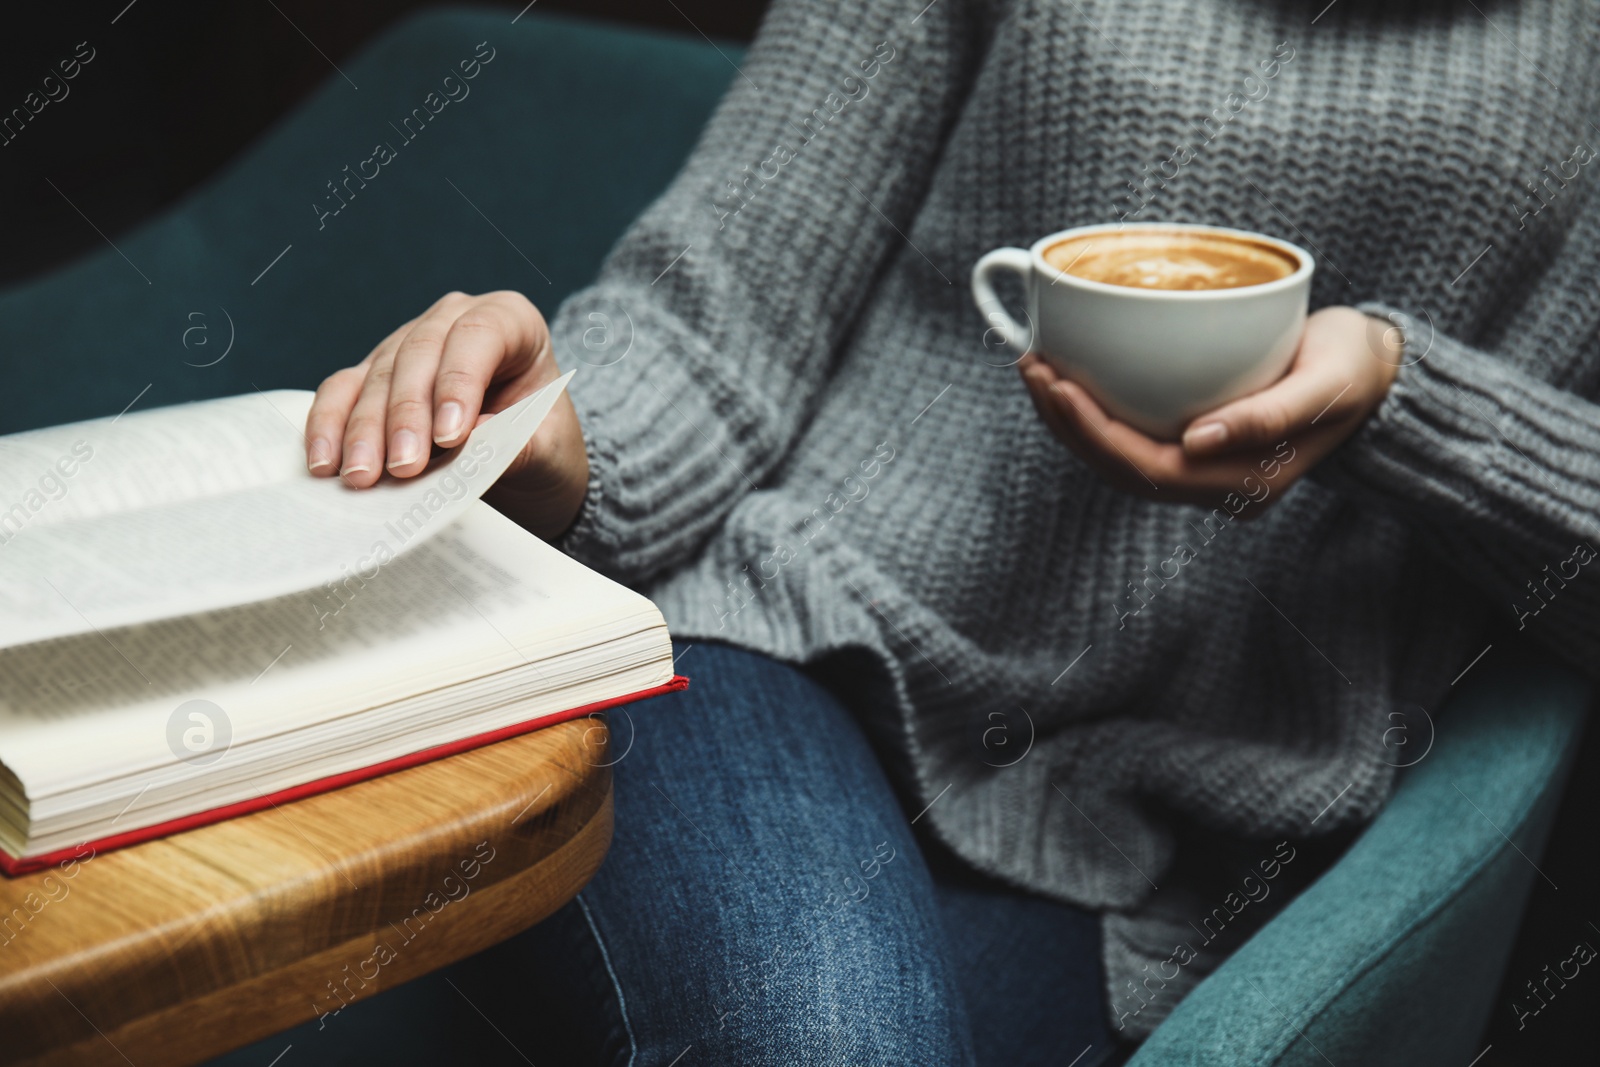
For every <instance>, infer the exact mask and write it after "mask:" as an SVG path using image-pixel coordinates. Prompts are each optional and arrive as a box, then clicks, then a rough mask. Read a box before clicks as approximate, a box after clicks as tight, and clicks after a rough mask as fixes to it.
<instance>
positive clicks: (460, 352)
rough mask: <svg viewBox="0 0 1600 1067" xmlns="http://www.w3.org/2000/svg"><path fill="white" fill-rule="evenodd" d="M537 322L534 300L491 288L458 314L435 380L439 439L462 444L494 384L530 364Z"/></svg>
mask: <svg viewBox="0 0 1600 1067" xmlns="http://www.w3.org/2000/svg"><path fill="white" fill-rule="evenodd" d="M513 297H514V298H515V299H512V298H513ZM535 324H542V320H541V319H540V318H539V316H538V313H537V312H536V311H534V309H533V305H532V304H529V303H528V301H527V299H526V298H525V297H522V296H520V295H518V294H505V293H491V294H489V296H487V297H485V298H484V299H483V300H481V301H479V302H478V303H476V304H474V305H473V306H472V307H470V308H468V309H467V310H466V311H465V312H463V313H462V314H461V317H460V318H458V319H456V320H455V323H454V324H453V325H452V326H451V327H450V332H449V334H448V335H447V336H446V337H445V341H444V349H443V352H442V354H441V356H440V359H439V364H438V370H437V373H436V375H435V377H434V380H433V404H434V413H433V440H434V442H435V443H437V444H439V445H441V446H443V447H445V448H453V447H455V446H456V445H458V444H460V443H461V442H462V441H463V440H464V439H465V438H466V436H467V434H469V433H470V432H472V429H473V427H475V426H476V425H477V423H478V417H479V415H480V414H481V413H482V411H483V403H484V396H485V394H486V393H487V392H488V391H489V386H490V384H491V383H492V382H493V381H494V380H495V379H496V378H501V379H504V378H510V377H515V376H517V375H519V374H521V373H522V372H523V371H525V370H526V369H527V367H528V364H529V363H530V362H531V359H532V353H533V351H534V349H535V348H536V347H537V346H536V344H535V338H534V336H533V334H534V332H535ZM518 399H520V398H518ZM396 473H399V472H398V471H397V472H396Z"/></svg>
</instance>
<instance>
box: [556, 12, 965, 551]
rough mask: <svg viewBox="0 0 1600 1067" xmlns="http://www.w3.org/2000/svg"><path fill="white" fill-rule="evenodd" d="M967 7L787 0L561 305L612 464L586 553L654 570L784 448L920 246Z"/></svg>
mask: <svg viewBox="0 0 1600 1067" xmlns="http://www.w3.org/2000/svg"><path fill="white" fill-rule="evenodd" d="M924 6H925V7H926V10H922V9H923V8H924ZM966 8H967V3H966V0H940V2H939V3H936V4H932V5H923V4H920V3H912V2H898V0H810V2H807V0H777V2H776V3H774V4H773V6H772V8H771V10H770V11H769V13H768V15H767V17H766V20H765V22H764V23H763V26H762V29H761V32H760V33H759V35H758V36H757V38H756V41H755V43H754V44H753V45H752V47H751V49H750V51H749V52H748V54H747V55H746V57H745V60H744V62H743V64H742V65H741V66H740V70H739V72H738V73H737V74H735V75H734V78H733V82H732V85H731V87H730V89H729V92H728V94H727V96H726V97H725V99H724V100H723V101H722V103H721V104H720V105H719V106H718V109H717V111H716V114H715V115H714V116H713V118H712V120H711V122H710V124H709V125H708V126H707V128H706V130H705V131H704V133H703V134H702V135H701V139H700V143H699V144H698V146H697V147H696V149H695V151H694V153H693V154H692V155H691V157H690V158H689V160H688V162H687V163H686V164H685V166H684V168H683V170H682V171H681V172H680V174H679V175H678V176H677V178H676V179H675V180H674V182H673V184H672V185H671V186H670V188H669V189H668V190H667V192H666V193H665V194H664V195H663V196H662V197H661V198H660V199H659V200H657V201H656V202H655V203H654V204H653V205H652V206H651V207H650V208H649V209H648V210H647V211H646V212H645V213H644V214H643V215H642V216H641V217H640V219H639V220H638V221H637V222H636V223H635V224H634V225H633V227H632V228H631V229H630V230H629V231H628V233H627V234H626V235H625V236H624V237H623V238H622V240H621V242H620V243H619V244H618V245H617V247H616V248H615V249H614V250H613V251H612V253H611V255H610V256H609V258H608V260H607V262H606V265H605V267H604V268H603V270H602V272H601V274H600V276H599V279H598V281H597V282H596V283H595V284H594V285H593V286H591V287H590V288H588V289H586V290H583V291H581V292H580V293H578V294H576V295H574V296H573V297H572V298H571V299H569V300H568V301H567V302H566V303H565V304H564V305H563V306H562V308H561V311H560V313H559V314H558V315H557V317H556V320H555V321H554V323H553V324H552V334H553V337H554V339H555V346H556V354H557V358H558V359H559V360H560V361H561V362H562V363H563V364H564V365H565V366H567V367H576V368H577V369H578V373H577V375H576V376H575V377H574V378H573V381H572V385H571V390H572V397H573V401H574V403H575V404H576V406H577V410H578V415H579V420H580V423H581V424H582V426H583V431H584V436H585V440H586V443H587V447H588V452H589V464H590V472H591V474H590V483H589V491H588V496H587V498H586V499H585V502H584V505H583V507H582V509H581V511H580V513H579V515H578V518H577V520H576V521H575V523H574V525H573V527H572V528H571V529H570V530H569V531H568V532H567V533H566V534H565V535H564V536H563V538H562V539H561V541H560V545H561V547H563V548H564V549H566V550H567V551H568V552H569V553H570V554H572V555H573V556H575V557H576V558H578V559H580V560H582V561H583V562H585V563H587V564H589V565H590V566H592V567H595V568H596V569H598V570H601V571H603V572H605V573H608V574H610V575H612V576H613V577H615V578H617V579H619V580H621V581H624V582H635V583H636V582H640V581H643V580H645V579H647V578H649V577H650V576H651V575H654V574H656V573H659V572H661V571H663V570H665V569H667V568H669V567H671V566H673V565H675V564H677V563H680V562H682V561H683V560H685V559H687V558H689V557H690V556H691V555H692V553H693V552H694V551H695V550H696V549H697V548H698V547H699V546H700V545H701V544H702V543H703V542H704V541H705V540H706V539H707V538H708V537H709V536H710V535H711V534H712V533H713V532H714V531H715V530H716V528H717V527H718V525H719V524H720V523H721V522H722V521H723V520H724V519H725V518H726V516H727V514H728V513H729V512H730V511H731V510H732V508H733V507H734V505H735V504H736V503H737V502H738V500H739V499H740V498H741V496H742V495H743V494H746V493H748V492H750V491H752V490H753V489H755V488H756V487H757V486H759V485H760V484H761V483H762V480H763V479H764V478H766V477H767V476H768V475H769V474H770V472H771V471H772V470H773V469H774V467H775V466H776V465H777V464H778V463H780V462H781V461H782V459H783V457H784V456H785V454H786V453H787V452H788V450H789V447H790V445H791V444H792V442H793V441H794V439H795V438H796V436H797V434H798V433H799V431H800V429H801V428H802V427H803V425H804V424H805V422H806V420H807V418H808V417H809V415H810V413H811V411H812V407H813V404H814V402H815V401H816V399H817V397H818V395H819V392H820V389H821V387H822V385H823V383H824V382H825V381H826V380H827V377H828V375H829V373H830V370H831V367H832V364H833V361H834V356H835V353H836V352H837V350H838V349H839V347H840V344H841V341H842V340H843V339H844V336H845V334H846V333H847V331H848V330H849V329H850V327H851V325H852V321H853V319H854V317H855V316H856V314H857V312H858V311H859V309H860V306H861V303H862V300H863V297H864V296H865V294H866V293H867V292H868V291H869V290H870V288H871V285H872V280H873V278H874V276H875V275H876V274H877V273H878V272H879V271H880V270H881V269H882V268H883V266H884V263H885V261H886V260H887V259H888V257H890V256H892V255H896V254H904V253H905V252H907V251H909V249H908V240H907V238H906V237H905V236H904V234H905V233H907V232H909V231H910V229H911V222H910V220H911V218H912V216H913V215H914V213H915V210H916V208H917V206H918V204H919V203H920V201H921V198H922V196H923V193H924V191H925V185H926V181H927V179H928V176H929V174H930V172H931V170H932V165H933V161H934V159H935V157H936V156H937V154H938V152H939V150H940V147H941V144H942V141H943V139H944V136H945V134H946V132H947V130H948V127H949V125H950V122H951V119H952V117H953V115H954V113H955V110H956V109H957V107H958V106H959V103H960V100H961V98H962V95H963V93H964V89H965V85H966V81H967V75H968V72H969V71H968V67H969V61H970V58H971V55H970V53H971V52H972V50H973V39H974V36H975V34H974V32H973V29H972V26H971V25H969V23H968V17H969V15H968V12H967V10H966ZM919 11H920V12H921V13H920V14H919ZM918 262H921V260H919V261H918ZM926 269H927V271H928V273H929V275H930V277H934V271H935V268H934V267H933V266H932V264H928V265H927V266H926ZM934 281H936V282H937V283H938V284H939V285H940V286H941V287H943V284H944V283H943V282H942V281H939V279H938V278H937V277H934Z"/></svg>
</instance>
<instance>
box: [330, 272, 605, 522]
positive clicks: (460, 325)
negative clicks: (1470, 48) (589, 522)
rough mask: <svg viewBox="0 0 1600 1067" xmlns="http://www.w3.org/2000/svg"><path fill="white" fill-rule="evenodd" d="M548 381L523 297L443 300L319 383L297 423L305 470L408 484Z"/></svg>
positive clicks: (545, 342) (545, 350)
mask: <svg viewBox="0 0 1600 1067" xmlns="http://www.w3.org/2000/svg"><path fill="white" fill-rule="evenodd" d="M557 373H558V371H557V369H556V367H555V363H554V360H553V359H552V358H550V335H549V330H548V328H547V327H546V326H545V322H544V318H543V317H542V316H541V315H540V314H539V312H538V309H537V308H535V307H534V306H533V305H532V304H531V303H529V302H528V300H527V298H526V297H524V296H522V295H521V294H520V293H513V292H508V291H502V292H493V293H487V294H484V295H482V296H477V297H471V296H467V295H466V294H464V293H450V294H449V295H447V296H445V297H443V298H442V299H440V300H439V301H438V302H437V303H436V304H434V305H433V306H432V307H430V308H429V309H428V310H427V311H426V312H424V313H423V314H422V315H421V316H420V317H418V318H417V319H415V320H413V321H411V322H409V323H407V324H406V325H405V326H403V327H401V328H400V329H398V330H396V331H395V332H394V333H392V334H390V335H389V336H388V337H387V338H385V339H384V341H383V343H382V344H380V345H379V346H378V347H377V348H375V349H373V350H372V352H371V354H369V355H368V356H367V358H366V359H365V360H363V361H362V362H361V364H360V365H358V366H355V367H351V368H348V369H346V370H342V371H339V372H338V373H337V374H334V375H332V376H331V377H329V378H328V380H327V381H326V382H324V383H323V384H322V386H321V388H319V389H318V391H317V397H316V399H315V400H314V401H313V402H312V407H311V412H310V414H309V415H308V416H307V419H306V454H307V460H306V462H307V465H308V466H309V467H310V468H311V470H312V471H313V473H316V474H322V475H327V474H331V473H333V472H334V471H335V470H337V471H338V473H339V474H340V476H341V477H342V478H343V479H344V480H345V482H346V484H348V485H350V486H351V487H353V488H357V489H364V488H366V487H368V486H370V485H374V484H376V483H377V481H378V479H379V478H381V477H382V475H383V472H384V471H385V470H386V469H387V470H388V471H389V472H390V473H391V474H394V475H395V476H397V477H401V478H409V477H411V476H413V475H416V474H419V473H421V472H422V471H424V470H426V469H427V466H428V461H429V459H430V457H431V454H432V449H433V445H434V444H439V445H442V446H444V447H455V446H457V445H459V444H460V443H461V442H462V441H464V440H465V439H466V437H467V435H468V434H469V433H471V432H472V430H473V428H474V427H475V426H477V425H478V424H479V423H480V422H482V421H483V420H484V419H485V418H487V417H488V414H489V413H492V412H494V411H498V410H500V409H502V408H503V407H505V406H506V405H507V404H510V403H514V402H516V401H517V400H519V399H521V398H522V396H523V395H525V394H526V393H527V392H529V391H531V389H532V388H533V387H534V386H535V385H537V384H543V382H542V381H539V380H538V379H540V378H541V377H542V378H544V379H546V380H548V379H551V378H554V377H555V375H556V374H557ZM491 390H492V393H491ZM569 421H571V422H572V425H571V426H570V427H569V428H568V429H570V430H571V431H573V434H574V435H575V436H577V437H578V439H579V441H580V445H581V431H580V430H578V428H577V425H576V421H575V420H569ZM530 447H531V446H530ZM569 451H570V450H569ZM580 451H581V448H580ZM569 459H570V457H569ZM568 466H571V467H573V468H574V469H576V468H577V467H582V466H586V461H585V462H572V463H569V464H568ZM575 484H576V483H575ZM584 484H585V485H586V484H587V483H586V482H585V483H584ZM567 520H568V521H570V516H567Z"/></svg>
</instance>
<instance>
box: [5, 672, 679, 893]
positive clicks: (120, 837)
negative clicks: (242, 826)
mask: <svg viewBox="0 0 1600 1067" xmlns="http://www.w3.org/2000/svg"><path fill="white" fill-rule="evenodd" d="M688 685H689V679H687V678H685V677H684V676H683V675H681V674H678V675H674V676H673V677H672V680H671V681H668V682H665V683H663V684H661V685H658V686H655V687H653V688H651V689H644V690H641V691H640V692H637V693H630V694H629V695H627V696H620V697H613V698H611V699H610V700H602V701H598V702H597V703H594V704H585V705H583V706H582V707H579V708H573V709H572V710H570V711H558V712H556V713H555V714H553V715H545V716H542V717H541V718H537V719H532V720H530V721H528V722H520V723H515V724H513V725H511V726H502V727H501V728H500V729H498V730H490V731H488V732H487V733H481V734H477V735H475V736H473V737H465V738H462V739H461V740H459V741H451V742H449V743H448V744H443V745H435V746H434V747H433V748H425V749H423V750H422V751H420V752H413V753H411V754H410V755H408V756H397V757H396V758H394V759H391V760H384V761H383V762H382V763H375V764H373V765H372V766H370V767H360V768H357V769H356V770H353V771H344V772H343V773H341V774H331V775H329V776H328V777H326V778H318V779H317V780H316V781H314V782H302V783H301V784H300V785H294V786H290V787H289V788H287V789H280V790H278V791H277V792H276V793H266V794H263V795H261V796H259V797H252V798H251V799H249V800H240V801H236V802H234V803H232V804H224V805H223V806H222V807H220V808H212V809H211V810H210V811H200V812H195V813H194V814H192V815H184V816H180V817H179V818H176V819H168V820H167V821H166V822H161V823H156V824H155V825H153V826H144V827H140V828H139V829H137V830H128V831H126V832H125V833H120V834H112V835H111V836H109V837H102V838H100V839H99V840H98V841H86V842H84V843H82V844H79V845H74V846H72V847H70V848H60V849H56V850H55V851H53V852H42V853H39V854H38V855H36V856H24V857H22V858H21V859H18V858H17V857H15V856H12V855H10V854H8V853H7V852H5V851H4V850H0V872H4V873H5V874H6V875H7V876H13V875H18V874H26V873H27V872H29V871H37V870H42V869H43V868H45V867H49V866H52V865H54V864H56V863H58V862H61V861H63V860H69V859H82V858H83V853H84V850H85V849H89V850H92V854H94V855H98V854H100V853H102V852H109V851H111V850H112V849H116V848H122V847H123V846H124V845H137V844H138V843H139V842H141V841H151V840H154V839H155V838H158V837H166V836H168V835H169V834H176V833H182V832H183V831H184V830H192V829H194V828H195V827H197V826H208V825H210V824H211V823H214V822H221V821H222V820H223V819H231V818H233V817H234V816H236V815H248V814H250V813H251V812H253V811H260V810H261V809H263V808H269V807H273V806H275V805H278V804H287V803H288V802H289V801H291V800H299V799H300V798H301V797H310V796H315V795H317V794H318V793H326V792H328V791H329V790H331V789H338V788H339V787H340V786H346V785H351V784H353V783H355V782H362V781H365V780H367V779H368V778H376V777H378V776H379V775H381V774H388V773H390V772H391V771H402V770H405V769H406V768H407V767H415V766H417V765H418V764H421V763H429V762H431V761H433V760H436V759H441V758H443V757H445V756H454V755H455V754H456V753H458V752H466V751H469V750H470V749H474V748H481V747H483V746H484V745H489V744H493V743H494V742H496V741H504V740H505V739H506V738H508V737H516V736H517V735H519V734H525V733H531V732H532V731H534V730H538V729H542V728H543V727H546V726H554V725H555V724H556V723H561V722H567V721H569V720H571V719H581V718H583V717H584V716H585V715H593V714H595V713H596V712H601V711H605V710H606V709H607V708H614V707H617V706H618V705H621V704H631V703H633V702H634V701H637V700H643V699H645V698H646V697H653V696H657V695H659V694H661V693H675V692H677V691H679V690H681V689H686V688H688Z"/></svg>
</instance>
